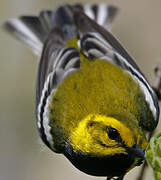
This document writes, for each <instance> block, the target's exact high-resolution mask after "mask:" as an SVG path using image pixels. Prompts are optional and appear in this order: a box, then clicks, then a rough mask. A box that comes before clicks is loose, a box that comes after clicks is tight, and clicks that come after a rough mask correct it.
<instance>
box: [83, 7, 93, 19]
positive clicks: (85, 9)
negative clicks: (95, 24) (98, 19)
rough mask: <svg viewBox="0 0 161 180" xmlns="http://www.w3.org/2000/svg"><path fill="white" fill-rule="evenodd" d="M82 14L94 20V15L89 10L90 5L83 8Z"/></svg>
mask: <svg viewBox="0 0 161 180" xmlns="http://www.w3.org/2000/svg"><path fill="white" fill-rule="evenodd" d="M84 12H85V14H86V15H87V16H88V17H90V18H91V19H95V15H94V13H93V10H92V9H91V5H86V6H84Z"/></svg>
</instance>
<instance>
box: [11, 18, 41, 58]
mask: <svg viewBox="0 0 161 180" xmlns="http://www.w3.org/2000/svg"><path fill="white" fill-rule="evenodd" d="M8 23H9V24H10V25H11V26H12V27H14V29H16V31H15V32H14V34H15V36H16V37H17V38H19V39H20V40H22V41H24V42H25V43H26V44H27V45H28V46H29V47H30V48H31V49H32V51H33V52H34V53H35V54H36V55H38V56H40V55H41V52H42V47H43V44H42V42H41V41H40V40H39V39H38V38H37V37H36V36H35V34H34V33H33V32H32V31H31V30H30V29H29V27H27V26H26V25H25V24H24V23H23V21H21V20H20V19H10V20H9V21H8Z"/></svg>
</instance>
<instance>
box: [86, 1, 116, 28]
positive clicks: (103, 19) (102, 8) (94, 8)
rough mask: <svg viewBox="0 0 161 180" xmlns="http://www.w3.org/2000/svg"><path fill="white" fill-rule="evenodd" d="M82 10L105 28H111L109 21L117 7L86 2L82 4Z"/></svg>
mask: <svg viewBox="0 0 161 180" xmlns="http://www.w3.org/2000/svg"><path fill="white" fill-rule="evenodd" d="M84 12H85V14H86V15H87V16H89V17H90V18H91V19H93V20H95V21H96V22H97V23H98V24H99V25H101V26H103V27H104V28H105V29H110V28H111V23H112V21H113V19H114V18H115V16H116V15H117V13H118V8H117V7H115V6H112V5H108V4H103V3H102V4H98V5H97V4H91V5H90V4H88V5H85V6H84Z"/></svg>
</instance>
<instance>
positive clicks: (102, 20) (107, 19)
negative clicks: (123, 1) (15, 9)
mask: <svg viewBox="0 0 161 180" xmlns="http://www.w3.org/2000/svg"><path fill="white" fill-rule="evenodd" d="M71 7H72V6H71ZM73 7H77V8H80V9H81V10H82V11H84V13H85V14H86V15H88V16H89V17H90V18H91V19H93V20H95V21H96V22H97V23H98V24H100V25H102V26H103V27H104V28H106V29H109V28H110V25H111V22H112V21H113V19H114V17H115V15H116V14H117V11H118V9H117V8H116V7H115V6H112V5H108V4H98V5H96V4H92V5H85V6H82V5H79V4H77V5H74V6H73ZM54 27H59V28H61V30H62V31H63V33H64V38H65V39H69V38H71V37H73V36H74V35H76V31H77V30H76V26H75V23H74V18H73V17H72V14H71V11H70V10H69V6H68V5H65V6H61V7H59V8H58V9H57V10H55V11H50V10H46V11H41V12H40V14H39V16H21V17H19V18H13V19H9V20H8V21H6V22H5V23H4V28H5V30H7V31H8V32H9V33H10V34H12V35H13V36H15V37H16V38H17V39H19V40H21V41H23V42H24V43H25V44H26V45H28V46H29V47H30V48H31V49H32V51H33V52H34V53H35V54H36V55H38V56H40V55H41V52H42V48H43V44H44V42H45V40H46V38H47V37H48V34H49V33H50V32H51V30H52V29H53V28H54Z"/></svg>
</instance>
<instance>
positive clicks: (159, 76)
mask: <svg viewBox="0 0 161 180" xmlns="http://www.w3.org/2000/svg"><path fill="white" fill-rule="evenodd" d="M154 73H155V80H154V83H153V89H154V91H155V92H156V94H157V96H158V100H161V62H159V63H158V64H157V65H156V67H155V68H154Z"/></svg>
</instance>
